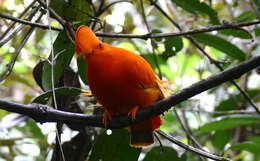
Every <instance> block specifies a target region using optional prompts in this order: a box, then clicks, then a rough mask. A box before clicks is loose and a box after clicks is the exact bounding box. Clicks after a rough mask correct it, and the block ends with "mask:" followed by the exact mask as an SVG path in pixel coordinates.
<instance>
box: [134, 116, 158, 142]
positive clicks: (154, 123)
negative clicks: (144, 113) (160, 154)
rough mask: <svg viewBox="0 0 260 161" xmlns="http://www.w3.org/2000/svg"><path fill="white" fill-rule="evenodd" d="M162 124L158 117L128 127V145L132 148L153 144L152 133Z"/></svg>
mask: <svg viewBox="0 0 260 161" xmlns="http://www.w3.org/2000/svg"><path fill="white" fill-rule="evenodd" d="M161 124H162V120H161V117H160V116H155V117H152V118H150V119H148V120H145V121H143V122H141V123H140V124H137V125H133V126H131V127H130V131H131V135H130V145H131V146H134V147H142V146H148V145H151V144H153V143H154V137H153V132H154V130H156V129H158V128H159V127H160V125H161Z"/></svg>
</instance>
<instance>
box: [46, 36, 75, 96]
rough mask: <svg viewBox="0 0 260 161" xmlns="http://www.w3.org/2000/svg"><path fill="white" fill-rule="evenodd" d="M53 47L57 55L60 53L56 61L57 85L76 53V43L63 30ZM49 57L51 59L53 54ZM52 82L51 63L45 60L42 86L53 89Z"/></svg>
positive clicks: (55, 77) (55, 79)
mask: <svg viewBox="0 0 260 161" xmlns="http://www.w3.org/2000/svg"><path fill="white" fill-rule="evenodd" d="M53 49H54V55H55V56H56V55H57V54H59V55H58V57H57V59H56V60H55V63H54V84H55V86H56V84H57V82H58V80H59V79H60V77H61V76H62V74H63V73H64V71H65V69H67V68H68V67H69V64H70V61H71V59H72V57H73V55H74V45H73V44H72V43H71V42H70V40H69V39H68V38H67V36H66V34H65V32H63V31H62V32H60V33H59V35H58V37H57V38H56V40H55V42H54V44H53ZM48 59H49V60H50V61H51V59H52V57H51V54H50V56H49V58H48ZM51 83H52V82H51V65H50V64H49V62H48V61H45V63H44V65H43V73H42V86H43V88H44V90H45V91H48V90H50V89H51Z"/></svg>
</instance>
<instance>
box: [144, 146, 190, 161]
mask: <svg viewBox="0 0 260 161" xmlns="http://www.w3.org/2000/svg"><path fill="white" fill-rule="evenodd" d="M163 149H164V151H163V152H162V150H161V147H155V148H153V149H152V150H150V151H149V152H148V153H147V154H146V156H145V158H144V160H143V161H173V160H174V161H186V160H187V159H186V156H185V155H182V157H179V156H178V153H177V152H176V150H174V149H173V148H171V147H163Z"/></svg>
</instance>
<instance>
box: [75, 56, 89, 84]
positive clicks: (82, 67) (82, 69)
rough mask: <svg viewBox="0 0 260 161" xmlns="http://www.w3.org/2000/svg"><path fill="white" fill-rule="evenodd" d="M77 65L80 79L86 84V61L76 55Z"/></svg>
mask: <svg viewBox="0 0 260 161" xmlns="http://www.w3.org/2000/svg"><path fill="white" fill-rule="evenodd" d="M77 65H78V73H79V76H80V78H81V80H82V81H83V82H84V83H85V84H88V79H87V62H86V60H85V59H84V57H83V56H80V57H77Z"/></svg>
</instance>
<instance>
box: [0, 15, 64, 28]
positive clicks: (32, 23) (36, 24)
mask: <svg viewBox="0 0 260 161" xmlns="http://www.w3.org/2000/svg"><path fill="white" fill-rule="evenodd" d="M0 17H2V18H6V19H9V20H12V21H14V22H19V23H22V24H25V25H30V26H33V27H39V28H41V29H44V30H48V29H49V26H48V25H43V24H39V23H35V22H31V21H26V20H22V19H19V18H15V17H12V16H9V15H7V14H4V13H0ZM51 29H52V30H55V31H62V30H63V29H62V28H57V27H51Z"/></svg>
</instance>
